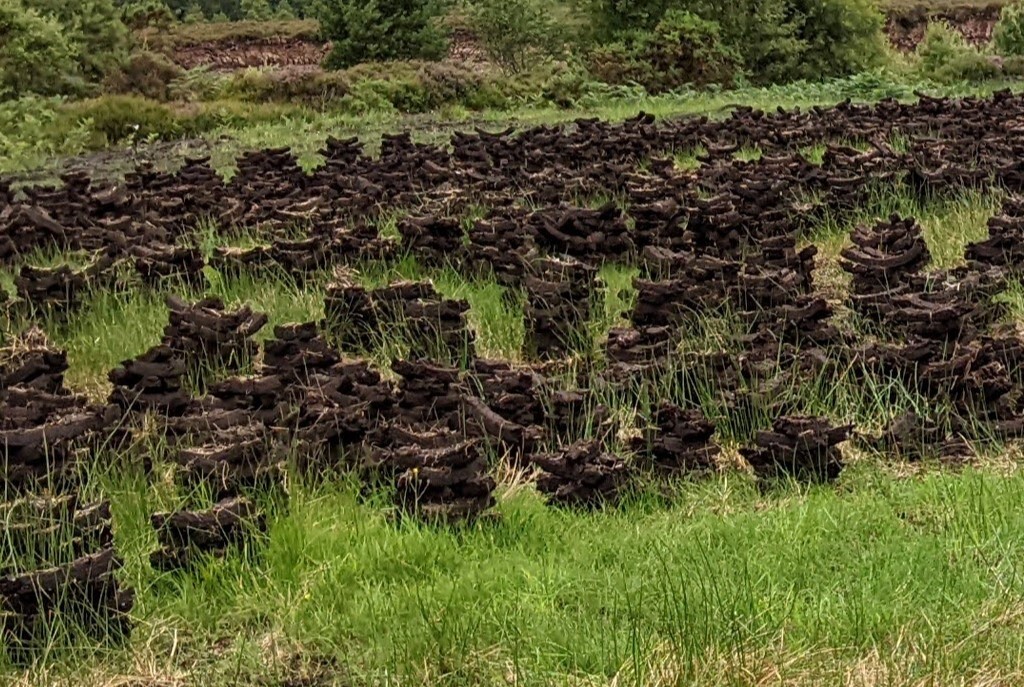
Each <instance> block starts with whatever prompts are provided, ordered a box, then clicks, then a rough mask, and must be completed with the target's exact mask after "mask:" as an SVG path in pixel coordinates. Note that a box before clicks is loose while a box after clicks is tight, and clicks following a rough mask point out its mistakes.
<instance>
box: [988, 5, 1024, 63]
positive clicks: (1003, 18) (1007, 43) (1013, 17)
mask: <svg viewBox="0 0 1024 687" xmlns="http://www.w3.org/2000/svg"><path fill="white" fill-rule="evenodd" d="M992 39H993V41H994V43H995V46H996V50H997V51H998V52H999V54H1000V55H1003V56H1005V57H1015V56H1024V3H1021V2H1015V3H1013V4H1012V5H1007V6H1005V7H1003V9H1002V12H1001V13H1000V15H999V21H998V22H997V23H996V26H995V29H994V31H993V34H992Z"/></svg>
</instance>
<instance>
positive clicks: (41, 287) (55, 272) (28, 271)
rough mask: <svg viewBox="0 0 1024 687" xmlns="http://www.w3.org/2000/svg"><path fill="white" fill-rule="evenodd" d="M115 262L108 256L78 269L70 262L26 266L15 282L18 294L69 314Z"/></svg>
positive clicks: (46, 308) (43, 305)
mask: <svg viewBox="0 0 1024 687" xmlns="http://www.w3.org/2000/svg"><path fill="white" fill-rule="evenodd" d="M113 263H114V260H113V259H112V258H110V257H107V256H105V255H104V256H100V257H99V258H97V259H95V260H93V261H92V263H91V264H89V265H88V266H87V267H83V268H81V269H77V270H76V269H72V268H71V267H70V266H68V265H60V266H58V267H32V266H31V265H22V267H21V270H20V271H19V272H18V276H17V277H16V278H15V280H14V285H15V289H16V291H17V294H18V297H19V298H21V299H23V300H24V301H25V302H26V303H28V304H29V305H31V306H33V307H35V308H39V309H41V310H46V311H50V312H55V313H58V314H61V315H66V314H67V313H69V312H72V311H74V310H75V309H77V308H78V307H79V306H81V305H82V303H83V300H84V298H85V295H86V292H87V290H88V289H89V287H90V286H97V285H98V284H97V283H96V280H97V279H99V278H101V277H103V276H104V275H105V274H106V273H107V271H108V270H109V268H110V266H111V265H113Z"/></svg>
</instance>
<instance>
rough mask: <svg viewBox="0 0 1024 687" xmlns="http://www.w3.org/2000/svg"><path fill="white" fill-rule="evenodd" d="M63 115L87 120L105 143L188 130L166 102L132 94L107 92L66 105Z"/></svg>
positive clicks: (170, 135) (166, 136)
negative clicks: (100, 95)
mask: <svg viewBox="0 0 1024 687" xmlns="http://www.w3.org/2000/svg"><path fill="white" fill-rule="evenodd" d="M65 114H66V115H67V116H68V117H69V118H70V119H71V120H72V121H76V122H88V123H89V125H90V128H91V129H92V131H94V132H95V133H96V134H97V135H99V136H100V137H102V138H103V140H104V141H105V143H106V145H114V144H117V143H120V142H122V141H125V140H135V141H142V140H146V139H148V138H162V139H173V138H178V137H180V136H182V135H184V134H185V133H187V130H186V127H185V126H184V124H183V122H182V121H181V120H180V119H179V118H178V117H177V115H175V113H174V111H173V110H171V108H169V107H167V106H166V105H161V104H160V103H157V102H154V101H152V100H147V99H146V98H142V97H140V96H135V95H109V96H103V97H101V98H94V99H92V100H83V101H81V102H77V103H72V104H71V105H69V106H68V107H67V108H66V110H65Z"/></svg>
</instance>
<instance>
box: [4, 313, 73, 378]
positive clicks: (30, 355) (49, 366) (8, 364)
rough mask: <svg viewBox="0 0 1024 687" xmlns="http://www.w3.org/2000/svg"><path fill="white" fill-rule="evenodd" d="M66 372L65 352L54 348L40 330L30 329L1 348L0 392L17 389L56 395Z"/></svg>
mask: <svg viewBox="0 0 1024 687" xmlns="http://www.w3.org/2000/svg"><path fill="white" fill-rule="evenodd" d="M67 369H68V356H67V353H65V352H64V351H61V350H58V349H55V348H53V346H52V344H51V343H50V341H49V339H48V338H47V336H46V332H44V331H43V330H42V329H39V328H38V327H30V328H29V329H27V330H26V331H24V332H22V333H21V334H19V335H18V336H16V337H14V338H13V339H12V340H11V342H10V343H9V344H8V345H7V346H6V347H4V348H3V349H0V390H2V389H9V388H11V387H15V386H20V387H22V388H26V389H37V390H39V391H46V392H49V393H57V392H58V391H59V390H60V389H62V388H63V386H64V373H65V372H66V371H67Z"/></svg>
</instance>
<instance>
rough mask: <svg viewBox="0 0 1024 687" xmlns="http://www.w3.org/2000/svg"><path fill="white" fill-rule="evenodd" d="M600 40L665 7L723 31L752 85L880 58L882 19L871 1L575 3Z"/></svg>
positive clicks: (647, 27)
mask: <svg viewBox="0 0 1024 687" xmlns="http://www.w3.org/2000/svg"><path fill="white" fill-rule="evenodd" d="M579 1H580V2H583V3H585V7H586V9H587V10H588V12H589V14H590V17H591V21H592V25H593V27H594V32H595V38H596V39H597V40H598V41H601V42H607V41H616V40H623V39H624V38H629V37H633V38H635V36H636V32H650V31H653V30H654V28H655V27H656V26H657V25H658V23H659V22H660V21H661V20H662V18H663V17H664V16H665V15H666V13H667V12H669V11H670V10H673V11H684V12H688V13H692V14H693V15H694V16H697V17H700V18H701V19H705V20H708V21H714V22H715V23H717V24H718V25H719V27H720V28H721V37H722V40H723V42H724V44H725V46H726V47H727V48H729V49H732V50H735V51H736V52H737V53H738V54H739V55H740V58H741V60H742V66H743V67H744V71H745V72H746V73H747V74H748V76H749V77H750V78H751V79H752V80H754V81H757V82H761V83H766V82H784V81H793V80H797V79H821V78H823V77H827V76H842V75H847V74H851V73H854V72H857V71H860V70H863V69H864V68H866V67H869V66H872V65H873V64H874V63H877V62H879V61H880V60H881V59H882V58H883V55H884V37H883V35H882V26H883V17H882V14H881V12H880V11H879V10H878V7H877V6H876V4H875V0H730V1H729V2H728V3H723V2H721V0H579Z"/></svg>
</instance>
